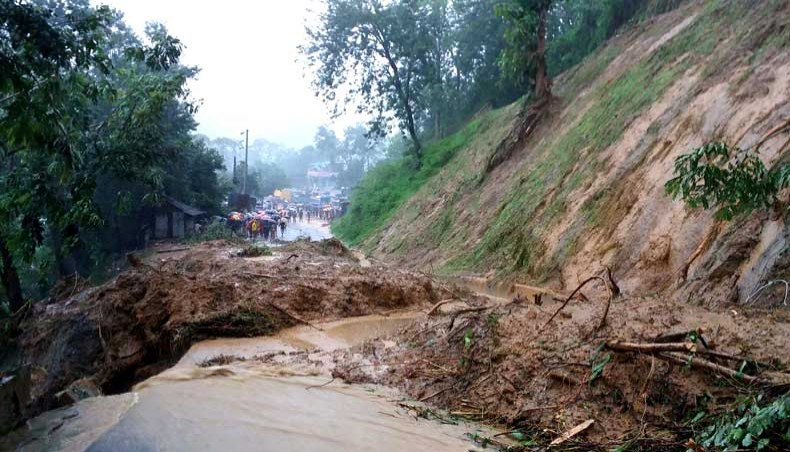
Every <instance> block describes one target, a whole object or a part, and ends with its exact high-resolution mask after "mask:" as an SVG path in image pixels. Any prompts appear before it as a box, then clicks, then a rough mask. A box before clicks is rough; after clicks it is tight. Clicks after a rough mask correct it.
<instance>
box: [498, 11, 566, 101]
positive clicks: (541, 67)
mask: <svg viewBox="0 0 790 452" xmlns="http://www.w3.org/2000/svg"><path fill="white" fill-rule="evenodd" d="M554 1H555V0H508V1H506V2H503V3H500V4H499V5H497V8H496V11H497V14H499V15H500V16H501V17H502V18H503V19H504V20H505V21H506V22H507V24H508V27H507V29H506V31H505V41H506V43H507V46H506V47H505V49H504V51H503V52H502V57H501V64H502V67H503V69H504V70H505V71H506V73H507V74H508V75H509V76H510V77H512V78H514V79H516V80H519V81H523V80H529V81H530V82H531V83H532V86H533V89H532V91H533V95H534V98H535V100H536V102H538V103H540V102H544V101H546V100H547V99H549V98H550V97H551V79H550V78H549V75H548V67H547V64H546V33H547V30H548V20H549V11H550V9H551V7H552V4H553V3H554Z"/></svg>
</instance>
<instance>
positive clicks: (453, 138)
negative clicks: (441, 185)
mask: <svg viewBox="0 0 790 452" xmlns="http://www.w3.org/2000/svg"><path fill="white" fill-rule="evenodd" d="M498 117H499V114H498V113H497V111H491V112H488V113H485V114H484V115H483V116H481V117H480V118H477V119H475V120H473V121H471V122H470V123H469V124H467V125H466V127H464V128H463V129H461V130H460V131H458V132H456V133H455V134H453V135H450V136H449V137H447V138H444V139H442V140H438V141H434V142H431V143H428V144H427V145H426V146H425V150H424V151H425V152H424V156H423V162H422V166H421V167H420V169H418V170H417V169H414V168H413V166H412V164H411V162H410V160H409V159H407V158H401V159H397V160H392V161H388V162H384V163H381V164H380V165H378V166H376V167H375V168H374V169H373V170H371V171H370V172H369V173H368V174H367V175H366V176H365V178H364V179H363V180H362V182H360V184H359V185H358V186H357V187H356V188H355V189H354V191H353V192H352V194H351V206H350V208H349V211H348V212H347V213H346V215H344V216H343V217H341V218H340V219H338V220H337V221H335V222H334V223H332V232H333V233H334V234H335V235H336V236H338V237H340V238H341V239H342V240H343V241H345V242H347V243H350V244H352V245H357V244H359V243H360V242H362V241H363V240H365V239H366V238H367V237H369V236H370V235H371V234H372V233H373V232H374V231H375V230H376V229H378V228H379V227H381V226H382V225H384V224H385V223H386V222H387V220H389V218H390V217H391V216H392V215H393V214H394V213H395V211H397V210H398V208H399V207H400V206H401V205H402V204H403V203H404V202H405V201H406V200H407V199H409V197H411V196H412V195H414V194H415V193H416V192H417V191H418V190H419V189H420V188H421V187H422V186H423V185H424V184H425V183H426V182H427V181H428V180H429V179H430V178H431V177H433V176H434V175H436V174H437V173H438V172H439V171H440V170H441V169H442V168H443V167H444V166H445V165H447V164H448V163H449V162H450V161H451V160H452V159H453V158H454V157H455V156H456V155H457V154H458V151H460V150H461V149H463V148H465V147H466V146H468V145H469V143H470V142H471V141H472V139H473V138H474V137H475V136H476V135H478V134H480V133H482V132H483V131H484V130H485V129H487V128H488V127H489V126H490V125H491V123H492V122H493V121H494V120H495V119H496V118H498Z"/></svg>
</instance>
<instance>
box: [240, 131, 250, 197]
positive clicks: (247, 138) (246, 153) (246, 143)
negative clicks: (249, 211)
mask: <svg viewBox="0 0 790 452" xmlns="http://www.w3.org/2000/svg"><path fill="white" fill-rule="evenodd" d="M249 151H250V129H247V130H245V131H244V179H243V180H242V182H241V194H242V195H246V194H247V168H249V166H250V154H249Z"/></svg>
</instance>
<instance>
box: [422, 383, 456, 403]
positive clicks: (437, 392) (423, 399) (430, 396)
mask: <svg viewBox="0 0 790 452" xmlns="http://www.w3.org/2000/svg"><path fill="white" fill-rule="evenodd" d="M451 387H452V386H448V387H446V388H444V389H440V390H438V391H436V392H434V393H433V394H430V395H427V396H425V397H423V398H421V399H420V400H418V402H425V401H426V400H428V399H432V398H434V397H436V396H438V395H439V394H441V393H443V392H447V390H449V389H450V388H451Z"/></svg>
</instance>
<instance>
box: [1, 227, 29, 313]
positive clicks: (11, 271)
mask: <svg viewBox="0 0 790 452" xmlns="http://www.w3.org/2000/svg"><path fill="white" fill-rule="evenodd" d="M0 260H1V261H2V265H3V268H2V275H0V276H2V280H3V288H4V289H5V294H6V298H8V304H9V307H10V308H11V311H12V312H16V311H18V310H19V309H20V308H22V306H23V305H24V304H25V299H24V298H23V297H22V284H21V283H20V282H19V273H17V271H16V267H15V266H14V259H13V258H12V257H11V252H10V251H8V247H7V246H6V243H5V240H3V239H2V238H0Z"/></svg>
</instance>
